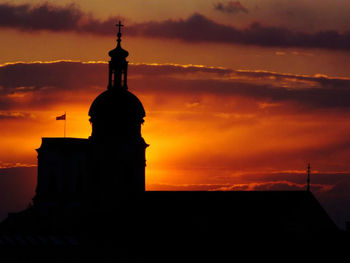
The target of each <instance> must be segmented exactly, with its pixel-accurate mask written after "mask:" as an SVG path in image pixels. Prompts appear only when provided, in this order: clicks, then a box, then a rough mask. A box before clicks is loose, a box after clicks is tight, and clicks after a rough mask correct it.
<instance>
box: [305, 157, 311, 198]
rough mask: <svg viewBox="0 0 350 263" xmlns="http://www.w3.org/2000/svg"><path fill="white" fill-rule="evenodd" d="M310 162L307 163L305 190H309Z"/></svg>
mask: <svg viewBox="0 0 350 263" xmlns="http://www.w3.org/2000/svg"><path fill="white" fill-rule="evenodd" d="M310 168H311V167H310V163H308V164H307V186H306V191H308V192H310Z"/></svg>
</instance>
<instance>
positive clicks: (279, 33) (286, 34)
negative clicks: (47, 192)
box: [126, 14, 350, 50]
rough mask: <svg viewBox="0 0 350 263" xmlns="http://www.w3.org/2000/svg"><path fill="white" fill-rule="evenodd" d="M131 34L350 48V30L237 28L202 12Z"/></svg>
mask: <svg viewBox="0 0 350 263" xmlns="http://www.w3.org/2000/svg"><path fill="white" fill-rule="evenodd" d="M126 31H127V32H128V33H129V34H131V35H140V36H149V37H157V38H168V39H179V40H183V41H187V42H217V43H227V44H242V45H257V46H265V47H304V48H326V49H341V50H349V49H350V32H345V33H340V32H338V31H336V30H328V31H319V32H316V33H304V32H296V31H292V30H289V29H288V28H284V27H277V26H264V25H262V24H261V23H258V22H255V23H252V24H251V25H250V26H248V27H247V28H243V29H237V28H235V27H233V26H228V25H223V24H219V23H216V22H215V21H213V20H211V19H209V18H207V17H205V16H203V15H201V14H193V15H192V16H190V17H189V18H187V19H185V20H183V19H180V20H165V21H162V22H154V21H151V22H144V23H142V24H134V25H131V26H129V27H128V28H127V30H126Z"/></svg>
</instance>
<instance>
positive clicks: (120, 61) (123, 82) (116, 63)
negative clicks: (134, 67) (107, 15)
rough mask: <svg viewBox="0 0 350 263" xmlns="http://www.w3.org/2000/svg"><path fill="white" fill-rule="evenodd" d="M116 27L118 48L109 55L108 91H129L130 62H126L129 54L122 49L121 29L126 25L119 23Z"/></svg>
mask: <svg viewBox="0 0 350 263" xmlns="http://www.w3.org/2000/svg"><path fill="white" fill-rule="evenodd" d="M116 26H117V27H118V34H117V36H118V38H117V47H116V48H115V49H113V50H111V51H110V52H109V53H108V54H109V56H110V57H111V60H110V61H109V80H108V89H116V88H117V89H120V88H122V89H128V61H126V58H127V56H128V55H129V52H128V51H126V50H124V49H122V47H121V45H120V42H121V41H122V40H121V36H122V33H121V32H120V28H121V27H122V26H124V25H122V24H121V22H120V21H119V23H118V24H116Z"/></svg>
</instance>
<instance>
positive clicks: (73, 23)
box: [0, 2, 120, 35]
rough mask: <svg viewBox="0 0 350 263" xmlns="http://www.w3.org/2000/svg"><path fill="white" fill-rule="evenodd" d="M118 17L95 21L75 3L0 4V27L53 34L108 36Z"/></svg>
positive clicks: (112, 32) (112, 31) (113, 31)
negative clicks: (67, 32) (66, 32)
mask: <svg viewBox="0 0 350 263" xmlns="http://www.w3.org/2000/svg"><path fill="white" fill-rule="evenodd" d="M118 19H120V17H118V16H116V17H113V18H108V19H105V20H103V21H102V20H98V19H95V18H94V17H93V16H92V15H91V14H88V13H84V12H83V11H81V10H80V9H79V7H78V6H77V5H75V4H69V5H66V6H57V5H52V4H49V3H47V2H46V3H42V4H37V5H34V4H20V5H13V4H10V3H3V4H0V27H5V28H15V29H19V30H23V31H37V30H48V31H54V32H64V31H75V32H82V33H93V34H98V35H112V34H114V33H115V30H113V27H114V25H115V22H116V21H118Z"/></svg>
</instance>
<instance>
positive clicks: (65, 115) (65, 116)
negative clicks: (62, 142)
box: [64, 112, 67, 138]
mask: <svg viewBox="0 0 350 263" xmlns="http://www.w3.org/2000/svg"><path fill="white" fill-rule="evenodd" d="M66 122H67V114H66V112H64V138H66Z"/></svg>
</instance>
